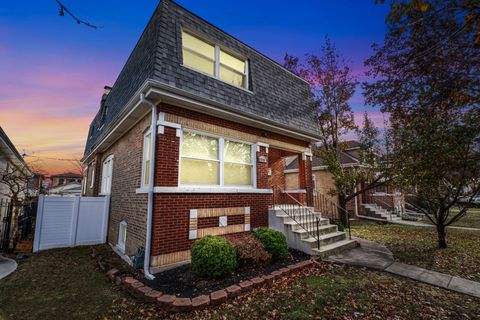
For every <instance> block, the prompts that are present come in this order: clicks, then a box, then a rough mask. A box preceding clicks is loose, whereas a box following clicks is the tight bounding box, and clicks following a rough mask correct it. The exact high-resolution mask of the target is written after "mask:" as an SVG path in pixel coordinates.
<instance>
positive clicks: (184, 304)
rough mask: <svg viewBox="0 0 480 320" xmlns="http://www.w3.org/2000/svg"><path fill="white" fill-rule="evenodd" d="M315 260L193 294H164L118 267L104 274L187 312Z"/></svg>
mask: <svg viewBox="0 0 480 320" xmlns="http://www.w3.org/2000/svg"><path fill="white" fill-rule="evenodd" d="M97 262H98V264H99V267H100V268H101V269H102V270H103V271H105V267H104V266H103V265H101V262H100V260H97ZM314 263H315V260H314V259H313V258H312V259H310V260H305V261H301V262H298V263H295V264H292V265H289V266H288V267H285V268H281V269H279V270H276V271H273V272H271V273H269V274H266V275H261V276H256V277H254V278H251V279H249V280H243V281H241V282H239V283H237V284H234V285H230V286H228V287H226V288H224V289H220V290H217V291H213V292H211V293H210V294H202V295H199V296H196V297H193V298H186V297H177V296H174V295H170V294H163V293H162V292H160V291H157V290H154V289H152V288H150V287H148V286H146V285H145V284H144V283H142V282H141V281H139V280H137V279H135V278H134V277H132V276H122V275H117V274H118V273H119V271H118V269H115V268H113V269H110V270H108V271H107V272H106V274H107V276H108V277H109V278H110V280H112V281H113V282H114V283H115V284H116V285H118V286H120V287H121V288H122V289H124V290H126V291H128V292H129V293H131V294H132V295H133V296H135V297H137V298H140V299H143V300H145V301H148V302H153V303H156V304H157V305H158V306H159V307H161V308H163V309H165V310H166V311H170V312H190V311H192V310H200V309H203V308H205V307H207V306H216V305H220V304H222V303H224V302H226V301H227V300H230V299H233V298H236V297H238V296H239V295H242V294H244V293H246V292H249V291H251V290H253V289H254V288H258V287H261V286H265V285H267V286H268V285H271V284H273V282H274V281H275V280H276V279H279V278H281V277H283V276H285V275H288V274H290V273H292V272H295V271H299V270H302V269H304V268H307V267H310V266H312V265H313V264H314Z"/></svg>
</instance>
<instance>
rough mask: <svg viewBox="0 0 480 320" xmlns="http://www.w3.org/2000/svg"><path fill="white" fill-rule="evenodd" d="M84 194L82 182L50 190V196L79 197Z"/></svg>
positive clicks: (62, 185) (70, 183)
mask: <svg viewBox="0 0 480 320" xmlns="http://www.w3.org/2000/svg"><path fill="white" fill-rule="evenodd" d="M81 193H82V184H81V183H80V182H69V183H67V184H61V185H58V186H56V187H53V188H50V190H48V194H49V195H57V196H79V195H81Z"/></svg>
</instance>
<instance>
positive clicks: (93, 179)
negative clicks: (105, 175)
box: [90, 166, 95, 189]
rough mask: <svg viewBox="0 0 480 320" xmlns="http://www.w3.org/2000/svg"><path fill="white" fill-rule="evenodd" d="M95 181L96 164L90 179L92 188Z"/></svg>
mask: <svg viewBox="0 0 480 320" xmlns="http://www.w3.org/2000/svg"><path fill="white" fill-rule="evenodd" d="M94 182H95V166H94V167H93V169H92V179H91V181H90V189H91V188H93V184H94Z"/></svg>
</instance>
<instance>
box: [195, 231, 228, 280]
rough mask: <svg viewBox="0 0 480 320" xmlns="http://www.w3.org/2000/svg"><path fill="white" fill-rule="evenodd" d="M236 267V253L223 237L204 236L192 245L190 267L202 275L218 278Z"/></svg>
mask: <svg viewBox="0 0 480 320" xmlns="http://www.w3.org/2000/svg"><path fill="white" fill-rule="evenodd" d="M236 267H237V253H236V251H235V248H234V247H233V245H232V244H231V243H230V242H228V241H227V240H225V239H224V238H220V237H214V236H206V237H204V238H202V239H200V240H197V241H195V243H194V244H193V245H192V269H193V270H194V271H195V272H196V273H197V274H198V275H200V276H202V277H208V278H220V277H222V276H225V275H228V274H231V273H233V272H234V271H235V268H236Z"/></svg>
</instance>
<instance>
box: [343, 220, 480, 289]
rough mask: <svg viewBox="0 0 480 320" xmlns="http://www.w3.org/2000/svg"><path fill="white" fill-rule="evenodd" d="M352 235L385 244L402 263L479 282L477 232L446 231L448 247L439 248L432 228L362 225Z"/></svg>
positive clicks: (479, 267) (478, 239) (479, 233)
mask: <svg viewBox="0 0 480 320" xmlns="http://www.w3.org/2000/svg"><path fill="white" fill-rule="evenodd" d="M352 235H354V236H358V237H361V238H364V239H368V240H372V241H375V242H379V243H382V244H384V245H385V246H386V247H387V248H389V249H390V250H391V251H392V252H393V254H394V256H395V258H396V259H397V260H399V261H401V262H404V263H408V264H413V265H417V266H419V267H424V268H427V269H431V270H435V271H439V272H444V273H447V274H451V275H457V276H461V277H464V278H467V279H470V280H475V281H480V263H479V261H480V232H479V231H467V230H459V229H448V230H447V244H448V248H446V249H439V248H438V245H437V233H436V230H435V229H434V228H428V227H412V226H404V225H390V224H387V225H379V224H365V225H360V226H355V227H353V228H352Z"/></svg>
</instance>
